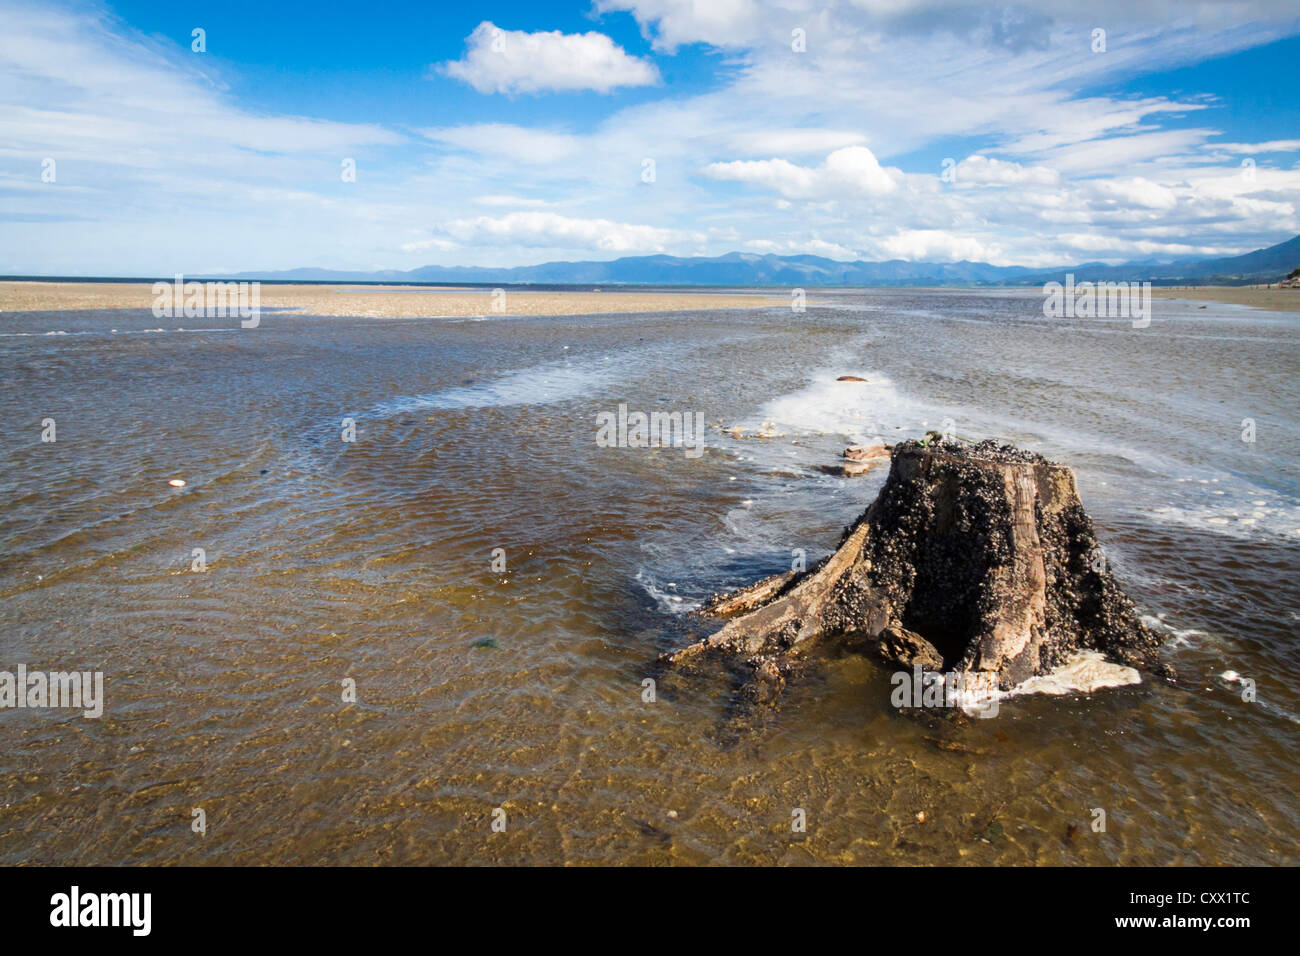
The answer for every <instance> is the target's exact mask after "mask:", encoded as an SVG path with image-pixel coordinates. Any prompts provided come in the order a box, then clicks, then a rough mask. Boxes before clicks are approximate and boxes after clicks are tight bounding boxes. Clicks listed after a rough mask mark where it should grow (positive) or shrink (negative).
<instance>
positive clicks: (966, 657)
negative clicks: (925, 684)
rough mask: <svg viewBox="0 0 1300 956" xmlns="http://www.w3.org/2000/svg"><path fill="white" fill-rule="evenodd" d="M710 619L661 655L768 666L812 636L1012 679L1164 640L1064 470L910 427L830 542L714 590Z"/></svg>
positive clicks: (1009, 450) (1137, 659)
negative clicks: (917, 435)
mask: <svg viewBox="0 0 1300 956" xmlns="http://www.w3.org/2000/svg"><path fill="white" fill-rule="evenodd" d="M706 613H709V614H713V615H717V616H721V617H726V618H727V619H728V620H727V623H726V624H725V625H724V626H723V627H722V629H721V630H719V631H717V632H716V633H715V634H713V635H712V636H710V637H708V638H707V639H705V640H702V641H700V642H699V643H696V644H692V645H690V646H689V647H686V648H683V649H682V650H679V651H676V652H673V653H671V654H667V655H665V658H666V660H667V661H668V662H670V663H674V664H681V663H685V662H688V661H692V660H698V659H701V658H703V657H705V656H707V655H710V654H727V655H739V656H741V657H743V658H744V659H745V660H747V661H748V662H749V663H750V664H751V665H752V666H754V667H755V669H756V674H757V676H758V677H759V678H760V679H763V675H764V674H768V673H771V672H772V670H773V667H772V665H773V664H775V665H776V666H777V668H778V669H779V668H781V667H782V666H784V665H785V664H787V663H789V662H790V661H791V660H792V659H793V658H794V657H796V656H797V655H799V654H801V653H803V652H805V651H806V650H807V649H809V648H810V647H812V646H814V645H815V644H816V643H817V642H818V641H821V640H825V639H834V640H837V641H840V642H846V643H848V644H852V645H861V646H862V647H863V649H868V648H870V649H873V650H874V651H876V652H877V653H879V654H881V655H882V656H884V657H885V658H886V659H887V660H890V661H893V662H896V663H899V664H902V665H904V666H910V665H911V664H912V663H922V664H923V665H924V666H927V667H931V666H934V665H935V664H937V663H938V662H940V661H942V664H943V667H944V668H945V669H946V670H949V671H956V672H958V673H965V674H970V675H972V676H977V677H979V678H980V679H982V680H983V681H985V682H986V683H987V684H989V685H991V684H993V683H996V684H997V686H999V687H1001V688H1003V689H1008V688H1010V687H1013V686H1015V685H1016V684H1019V683H1021V682H1022V681H1024V680H1027V679H1028V678H1030V677H1033V676H1035V675H1039V674H1043V673H1046V672H1047V671H1049V670H1051V669H1052V668H1053V667H1055V666H1057V665H1058V664H1061V663H1063V662H1064V661H1065V660H1066V658H1067V657H1068V656H1069V655H1070V653H1071V652H1073V651H1075V650H1087V649H1092V650H1097V651H1100V652H1102V653H1103V654H1104V655H1105V656H1106V657H1108V658H1110V659H1111V660H1114V661H1117V662H1119V663H1122V664H1127V665H1130V666H1135V667H1148V668H1149V667H1151V666H1153V665H1154V664H1155V663H1156V656H1157V653H1158V649H1159V643H1160V640H1159V638H1158V636H1157V635H1156V634H1155V633H1154V632H1153V631H1152V630H1151V629H1150V628H1148V627H1146V626H1145V625H1144V624H1143V623H1142V622H1141V621H1140V620H1139V619H1138V615H1137V613H1136V611H1135V609H1134V607H1133V603H1132V601H1130V600H1129V598H1128V597H1127V596H1126V595H1125V594H1124V592H1123V590H1122V589H1121V588H1120V586H1119V584H1118V583H1117V582H1116V581H1115V579H1114V577H1113V576H1112V575H1111V573H1110V571H1109V570H1108V568H1107V567H1106V564H1105V561H1104V560H1100V550H1099V547H1098V543H1097V539H1096V537H1095V536H1094V534H1093V529H1092V522H1091V520H1090V519H1089V518H1088V515H1087V513H1086V512H1085V511H1084V510H1083V505H1082V503H1081V502H1080V501H1079V494H1078V490H1077V489H1076V487H1075V482H1074V473H1073V472H1072V471H1071V470H1070V469H1069V468H1067V467H1066V466H1064V465H1061V464H1057V463H1055V462H1051V461H1048V460H1047V459H1046V458H1043V457H1042V456H1041V455H1038V454H1034V453H1031V452H1025V451H1021V450H1019V449H1017V448H1014V447H1012V446H1010V445H1001V444H998V443H996V442H993V441H984V442H980V443H979V444H970V443H964V442H959V441H952V440H949V441H944V440H943V439H939V438H937V436H935V438H934V440H932V441H930V440H928V441H926V442H918V441H908V442H903V443H900V444H899V445H897V446H895V447H894V449H893V454H892V458H891V461H890V471H889V476H888V478H887V480H886V482H885V485H884V487H883V488H882V489H881V491H880V494H879V496H878V497H877V498H876V500H875V501H874V502H873V503H872V504H871V506H870V507H868V508H867V510H866V511H865V512H864V513H863V514H862V516H861V517H860V518H859V519H858V520H857V521H856V522H855V523H854V524H853V525H852V526H851V527H849V528H848V529H846V531H845V534H844V537H843V539H842V540H841V542H840V544H839V547H838V548H837V549H836V551H835V553H834V554H832V555H831V556H830V557H828V558H827V559H826V560H824V561H822V562H821V563H820V564H818V565H817V566H815V567H813V568H810V569H809V570H808V571H806V572H804V573H795V572H788V573H786V574H783V575H777V576H775V577H771V578H767V579H766V580H763V581H760V582H758V583H757V584H755V585H752V586H751V587H748V588H744V589H742V590H740V591H736V592H733V593H731V594H727V595H723V596H720V597H718V598H715V599H714V601H713V602H711V603H710V604H709V606H708V607H707V608H706Z"/></svg>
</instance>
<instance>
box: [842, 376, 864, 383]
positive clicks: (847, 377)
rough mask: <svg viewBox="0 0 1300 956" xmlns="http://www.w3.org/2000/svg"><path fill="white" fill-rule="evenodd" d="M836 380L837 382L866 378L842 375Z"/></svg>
mask: <svg viewBox="0 0 1300 956" xmlns="http://www.w3.org/2000/svg"><path fill="white" fill-rule="evenodd" d="M835 381H837V382H865V381H866V379H865V378H859V377H858V376H856V375H841V376H840V377H839V378H837V379H836V380H835Z"/></svg>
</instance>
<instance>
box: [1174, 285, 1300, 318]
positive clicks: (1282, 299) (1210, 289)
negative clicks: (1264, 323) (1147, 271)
mask: <svg viewBox="0 0 1300 956" xmlns="http://www.w3.org/2000/svg"><path fill="white" fill-rule="evenodd" d="M1151 294H1152V295H1153V296H1155V297H1156V298H1157V299H1190V300H1192V301H1194V302H1226V303H1228V304H1229V305H1249V306H1253V307H1254V308H1256V309H1267V310H1269V311H1270V312H1300V289H1278V288H1262V287H1259V286H1228V285H1205V286H1188V287H1171V288H1163V289H1152V290H1151Z"/></svg>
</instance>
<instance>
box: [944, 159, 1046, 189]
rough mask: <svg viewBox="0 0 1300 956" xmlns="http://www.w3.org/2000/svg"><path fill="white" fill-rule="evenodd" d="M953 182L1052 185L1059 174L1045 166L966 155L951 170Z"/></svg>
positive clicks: (1000, 184) (997, 184) (998, 184)
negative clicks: (1025, 164) (1023, 164)
mask: <svg viewBox="0 0 1300 956" xmlns="http://www.w3.org/2000/svg"><path fill="white" fill-rule="evenodd" d="M953 173H954V182H957V183H981V184H985V185H996V186H1021V185H1034V186H1054V185H1056V184H1057V183H1059V182H1060V181H1061V176H1060V174H1059V173H1057V172H1056V170H1054V169H1049V168H1047V167H1046V166H1022V165H1021V164H1020V163H1013V162H1010V161H1009V160H1005V159H991V158H989V157H987V156H967V157H966V158H965V159H963V160H962V161H961V162H960V163H958V164H957V166H956V168H955V169H954V170H953Z"/></svg>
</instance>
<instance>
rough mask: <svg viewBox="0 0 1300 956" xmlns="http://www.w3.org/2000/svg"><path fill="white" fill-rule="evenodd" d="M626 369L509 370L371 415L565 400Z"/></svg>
mask: <svg viewBox="0 0 1300 956" xmlns="http://www.w3.org/2000/svg"><path fill="white" fill-rule="evenodd" d="M623 371H624V366H623V364H622V363H615V362H613V361H602V362H599V363H594V362H588V363H578V362H551V363H547V364H544V365H534V366H531V367H530V368H523V369H518V370H516V371H513V372H507V373H506V374H505V375H501V376H498V377H497V378H494V379H491V380H490V381H487V382H477V383H475V384H472V385H458V386H454V387H452V388H446V389H443V390H441V391H437V392H429V393H427V394H424V395H408V396H404V397H402V398H396V399H393V400H391V401H387V402H383V403H381V404H379V405H377V406H375V408H374V410H373V412H372V414H374V415H376V416H379V417H384V416H388V415H400V414H403V413H407V412H413V411H418V410H420V409H426V408H436V409H445V410H454V409H461V408H500V407H504V406H510V405H545V404H549V403H553V402H564V401H569V400H571V399H574V398H581V397H583V396H584V395H589V394H591V393H592V392H594V391H597V390H598V389H601V388H605V387H607V386H609V385H612V384H614V383H616V382H618V381H619V380H620V378H621V377H622V373H623ZM593 427H594V426H593Z"/></svg>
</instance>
